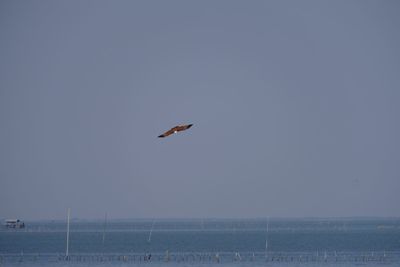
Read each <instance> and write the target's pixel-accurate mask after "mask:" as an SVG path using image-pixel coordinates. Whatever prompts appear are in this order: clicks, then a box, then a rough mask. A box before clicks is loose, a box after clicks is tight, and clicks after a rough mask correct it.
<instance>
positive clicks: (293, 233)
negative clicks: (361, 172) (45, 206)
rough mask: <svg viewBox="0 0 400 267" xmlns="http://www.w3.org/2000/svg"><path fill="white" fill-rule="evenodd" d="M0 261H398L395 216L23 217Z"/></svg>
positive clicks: (2, 233) (399, 233)
mask: <svg viewBox="0 0 400 267" xmlns="http://www.w3.org/2000/svg"><path fill="white" fill-rule="evenodd" d="M67 236H68V237H67ZM0 266H34V267H35V266H76V267H79V266H103V267H111V266H190V267H195V266H283V267H285V266H304V267H307V266H341V267H350V266H400V218H340V219H332V218H293V219H287V218H269V219H267V218H259V219H130V220H128V219H126V220H106V219H104V220H97V221H88V220H80V219H72V220H71V221H70V225H69V235H67V222H66V221H25V228H23V229H9V228H6V227H5V226H1V229H0Z"/></svg>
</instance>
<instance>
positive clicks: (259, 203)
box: [0, 0, 400, 220]
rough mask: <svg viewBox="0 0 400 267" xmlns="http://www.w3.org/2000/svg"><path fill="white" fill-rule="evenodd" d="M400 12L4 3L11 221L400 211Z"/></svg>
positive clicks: (0, 25) (293, 5)
mask: <svg viewBox="0 0 400 267" xmlns="http://www.w3.org/2000/svg"><path fill="white" fill-rule="evenodd" d="M398 14H400V3H399V1H395V0H392V1H391V0H387V1H361V0H357V1H355V0H352V1H348V0H339V1H286V0H285V1H277V0H276V1H257V0H254V1H228V0H221V1H183V0H182V1H176V0H172V1H123V0H119V1H102V0H98V1H87V0H86V1H85V0H84V1H77V0H72V1H53V0H51V1H50V0H43V1H28V0H26V1H11V0H3V1H1V3H0V59H1V60H0V218H3V219H6V218H20V219H25V220H37V219H63V218H65V217H66V211H67V208H71V216H72V217H75V218H84V219H96V218H103V217H104V213H105V212H107V214H108V217H109V218H265V217H353V216H395V217H398V216H400V209H399V206H398V203H400V193H399V191H400V140H399V136H400V123H399V122H400V120H399V115H400V105H399V103H400V31H399V27H400V16H399V15H398ZM185 123H193V124H194V125H193V127H192V128H190V129H189V130H187V131H185V132H181V133H179V134H176V135H173V136H170V137H168V138H163V139H162V138H157V136H158V135H160V134H161V133H163V132H164V131H166V130H168V129H169V128H171V127H173V126H175V125H178V124H185Z"/></svg>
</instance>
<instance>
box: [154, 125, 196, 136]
mask: <svg viewBox="0 0 400 267" xmlns="http://www.w3.org/2000/svg"><path fill="white" fill-rule="evenodd" d="M192 125H193V124H186V125H178V126H175V127H173V128H171V129H169V130H168V131H166V132H165V133H163V134H161V135H159V136H158V137H160V138H163V137H167V136H169V135H171V134H174V133H177V132H180V131H184V130H187V129H189V128H190V127H192Z"/></svg>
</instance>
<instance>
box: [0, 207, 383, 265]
mask: <svg viewBox="0 0 400 267" xmlns="http://www.w3.org/2000/svg"><path fill="white" fill-rule="evenodd" d="M70 216H71V208H68V211H67V240H66V241H67V242H66V250H65V257H64V260H66V261H69V260H71V257H70V255H69V224H70ZM202 224H203V222H202ZM154 225H155V220H153V223H152V226H151V230H150V233H149V237H148V240H147V242H149V243H150V242H151V235H152V232H153V228H154ZM106 226H107V213H105V217H104V226H103V237H102V256H101V257H98V256H97V257H95V256H90V257H89V258H90V259H89V258H87V257H85V256H83V255H80V256H78V257H74V259H75V260H78V261H81V260H83V261H85V260H86V258H87V260H92V261H93V260H94V261H96V260H97V261H103V260H107V259H108V260H115V257H116V258H117V260H119V261H129V260H133V261H135V260H137V259H136V256H139V255H131V256H126V255H123V256H116V255H113V256H108V257H104V243H105V234H106ZM202 227H203V225H202ZM268 230H269V218H267V231H266V236H265V260H266V261H278V262H279V261H286V262H288V261H300V262H307V261H310V260H311V261H314V262H319V261H321V260H320V259H319V258H320V257H319V253H318V251H317V255H316V257H312V256H311V257H310V258H309V255H307V256H305V257H303V256H302V255H300V256H299V257H293V256H288V255H286V256H283V255H279V256H278V255H268ZM273 254H275V253H273ZM132 256H133V258H132ZM23 257H24V255H23V254H21V256H20V260H22V259H23ZM93 257H95V258H93ZM197 257H199V260H200V261H215V262H220V254H219V253H216V254H215V255H212V254H210V253H205V254H187V255H185V254H177V255H174V256H172V255H171V254H170V253H169V251H168V250H167V251H166V252H165V255H164V257H162V256H160V255H159V256H158V260H161V258H163V260H164V261H167V262H168V261H171V260H175V261H185V260H186V261H191V260H193V261H196V258H197ZM255 258H256V256H255V253H254V252H253V253H252V255H251V257H250V259H251V260H255ZM333 258H334V259H335V261H336V262H337V261H341V260H340V257H338V255H337V253H336V251H335V254H334V257H333ZM142 259H143V261H150V259H151V254H148V255H147V254H146V255H144V256H143V258H142V256H139V261H142ZM385 259H386V252H383V255H382V256H380V257H376V256H374V253H373V252H372V254H371V256H368V255H363V256H361V257H354V259H353V260H355V261H363V262H365V261H378V262H383V261H385ZM2 260H3V258H2V257H1V258H0V262H1V261H2ZM233 260H234V261H242V260H243V259H242V257H241V255H240V253H239V252H236V253H234V256H233ZM322 261H324V262H327V261H328V255H327V253H326V251H325V253H324V256H323V259H322Z"/></svg>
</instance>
